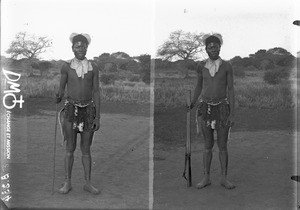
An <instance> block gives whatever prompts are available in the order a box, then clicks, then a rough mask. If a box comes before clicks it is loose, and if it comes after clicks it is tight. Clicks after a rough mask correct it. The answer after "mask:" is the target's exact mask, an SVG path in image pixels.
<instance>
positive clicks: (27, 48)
mask: <svg viewBox="0 0 300 210" xmlns="http://www.w3.org/2000/svg"><path fill="white" fill-rule="evenodd" d="M51 46H52V40H51V39H49V38H48V37H46V36H36V35H34V34H27V33H26V32H19V33H17V34H16V37H15V40H14V41H12V42H11V44H10V46H9V48H8V50H7V51H6V53H7V54H11V57H12V58H14V59H17V58H18V57H21V58H29V59H32V58H37V57H38V56H39V55H40V54H42V53H44V52H46V49H47V48H49V47H51Z"/></svg>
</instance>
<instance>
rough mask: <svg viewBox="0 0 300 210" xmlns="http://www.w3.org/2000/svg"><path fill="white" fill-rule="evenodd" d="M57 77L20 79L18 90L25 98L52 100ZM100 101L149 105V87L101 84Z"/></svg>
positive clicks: (56, 85)
mask: <svg viewBox="0 0 300 210" xmlns="http://www.w3.org/2000/svg"><path fill="white" fill-rule="evenodd" d="M59 78H60V76H59V75H57V76H55V77H52V78H46V77H40V76H38V77H26V76H23V77H21V80H20V85H21V86H20V88H21V93H22V95H23V96H24V97H25V98H52V97H53V98H54V97H55V93H56V92H57V90H58V88H59ZM101 100H102V101H104V102H126V103H128V102H132V103H150V86H149V85H146V84H145V83H143V82H130V81H116V82H115V84H110V85H104V84H101Z"/></svg>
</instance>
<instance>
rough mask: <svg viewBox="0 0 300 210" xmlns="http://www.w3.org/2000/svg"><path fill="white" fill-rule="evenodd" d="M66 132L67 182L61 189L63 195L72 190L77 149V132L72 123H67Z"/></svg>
mask: <svg viewBox="0 0 300 210" xmlns="http://www.w3.org/2000/svg"><path fill="white" fill-rule="evenodd" d="M64 126H65V129H66V130H65V131H66V141H67V143H66V155H65V182H64V184H63V186H62V187H61V188H60V189H59V192H60V193H61V194H67V193H68V192H70V190H71V189H72V185H71V175H72V168H73V163H74V151H75V149H76V137H77V134H76V132H75V131H74V130H73V129H72V127H71V123H70V122H65V124H64Z"/></svg>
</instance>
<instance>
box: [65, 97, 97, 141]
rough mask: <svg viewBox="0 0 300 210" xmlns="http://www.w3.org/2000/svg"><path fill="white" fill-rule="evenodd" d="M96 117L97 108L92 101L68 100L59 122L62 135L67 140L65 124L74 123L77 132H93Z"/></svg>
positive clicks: (73, 127) (73, 126)
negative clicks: (66, 122)
mask: <svg viewBox="0 0 300 210" xmlns="http://www.w3.org/2000/svg"><path fill="white" fill-rule="evenodd" d="M95 117H96V108H95V104H94V102H93V101H92V100H88V101H80V102H79V101H74V100H71V99H67V100H66V101H65V106H64V108H63V109H62V110H61V111H60V112H59V121H60V126H61V131H62V135H63V137H64V140H65V137H66V135H65V131H64V126H63V124H64V122H65V120H66V121H68V122H71V123H72V129H73V130H75V131H76V132H92V131H93V123H94V119H95Z"/></svg>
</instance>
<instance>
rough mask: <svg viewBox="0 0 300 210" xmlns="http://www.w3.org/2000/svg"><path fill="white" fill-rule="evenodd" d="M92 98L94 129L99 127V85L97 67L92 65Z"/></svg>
mask: <svg viewBox="0 0 300 210" xmlns="http://www.w3.org/2000/svg"><path fill="white" fill-rule="evenodd" d="M93 99H94V101H95V106H96V118H95V120H94V125H93V128H94V131H97V130H98V129H99V128H100V87H99V68H98V67H97V66H96V65H93Z"/></svg>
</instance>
